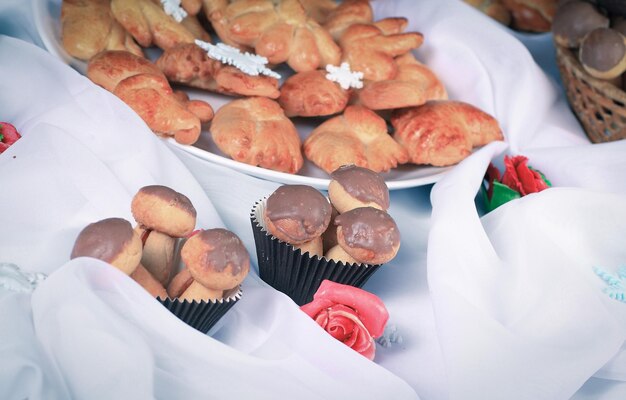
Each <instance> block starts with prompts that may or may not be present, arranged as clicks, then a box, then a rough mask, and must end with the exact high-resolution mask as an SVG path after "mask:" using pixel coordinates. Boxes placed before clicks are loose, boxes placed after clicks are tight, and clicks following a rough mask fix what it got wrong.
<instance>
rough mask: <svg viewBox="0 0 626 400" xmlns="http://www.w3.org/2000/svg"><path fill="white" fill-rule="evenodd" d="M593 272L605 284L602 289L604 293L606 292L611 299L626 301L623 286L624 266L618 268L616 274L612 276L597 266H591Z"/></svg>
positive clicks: (625, 273)
mask: <svg viewBox="0 0 626 400" xmlns="http://www.w3.org/2000/svg"><path fill="white" fill-rule="evenodd" d="M593 272H595V273H596V275H597V276H598V277H599V278H600V279H602V280H603V281H604V282H605V283H606V284H607V287H605V288H604V290H603V292H604V293H606V294H608V295H609V297H610V298H612V299H615V300H617V301H621V302H622V303H626V287H625V286H624V283H625V282H626V266H621V267H619V268H618V270H617V276H613V275H611V274H609V273H608V272H606V271H604V270H602V269H600V268H598V267H593Z"/></svg>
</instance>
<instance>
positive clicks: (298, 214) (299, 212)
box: [263, 185, 332, 255]
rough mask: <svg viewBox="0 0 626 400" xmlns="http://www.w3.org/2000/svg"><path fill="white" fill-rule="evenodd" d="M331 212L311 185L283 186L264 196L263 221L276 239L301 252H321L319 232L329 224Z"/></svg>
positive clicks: (326, 202)
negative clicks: (265, 198) (265, 197)
mask: <svg viewBox="0 0 626 400" xmlns="http://www.w3.org/2000/svg"><path fill="white" fill-rule="evenodd" d="M331 213H332V207H331V205H330V203H329V202H328V200H327V199H326V198H325V197H324V196H323V195H322V194H321V193H320V192H319V191H317V190H316V189H314V188H312V187H311V186H306V185H283V186H281V187H279V188H278V189H276V191H274V193H272V195H271V196H270V197H268V199H267V202H266V204H265V210H264V213H263V220H264V222H265V226H266V229H267V231H268V232H269V233H270V234H272V235H274V236H275V237H276V238H278V239H280V240H282V241H283V242H287V243H289V244H291V245H293V246H294V247H296V248H299V249H300V250H301V252H302V253H303V254H304V253H306V252H307V251H308V252H309V253H310V254H311V255H314V254H316V255H321V252H322V249H321V247H322V238H321V235H322V233H324V231H326V228H328V225H329V224H330V217H331Z"/></svg>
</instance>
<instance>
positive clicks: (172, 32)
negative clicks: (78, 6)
mask: <svg viewBox="0 0 626 400" xmlns="http://www.w3.org/2000/svg"><path fill="white" fill-rule="evenodd" d="M111 11H112V12H113V15H114V16H115V19H117V21H118V22H119V23H120V24H122V26H123V27H124V28H125V29H126V30H127V31H128V32H130V34H131V35H133V37H134V38H135V40H136V41H137V43H139V44H140V45H141V46H143V47H149V46H151V45H152V44H155V45H157V46H158V47H160V48H162V49H164V50H165V49H168V48H170V47H172V46H174V45H175V44H178V43H193V41H194V39H195V37H194V35H193V34H192V33H191V32H190V31H189V30H188V29H187V28H185V27H184V26H183V25H182V24H179V23H178V22H176V20H174V18H172V17H170V16H169V15H167V14H166V13H165V11H163V8H162V7H161V6H160V5H159V4H156V3H155V2H153V1H152V0H111Z"/></svg>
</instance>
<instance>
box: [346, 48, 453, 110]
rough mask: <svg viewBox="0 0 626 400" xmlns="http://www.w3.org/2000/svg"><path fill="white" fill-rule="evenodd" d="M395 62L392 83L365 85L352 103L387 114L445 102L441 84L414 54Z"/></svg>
mask: <svg viewBox="0 0 626 400" xmlns="http://www.w3.org/2000/svg"><path fill="white" fill-rule="evenodd" d="M395 62H396V65H397V66H398V71H397V74H396V76H395V78H394V79H389V80H383V81H367V82H365V83H364V86H363V88H362V89H360V90H358V91H356V95H355V98H354V99H353V101H355V102H356V103H358V104H363V105H364V106H365V107H367V108H369V109H372V110H389V109H395V108H403V107H411V106H419V105H422V104H424V103H425V102H427V101H429V100H445V99H447V98H448V95H447V93H446V89H445V87H444V86H443V83H441V81H440V80H439V78H437V76H436V75H435V73H434V72H433V71H431V70H430V69H429V68H428V67H427V66H425V65H423V64H422V63H420V62H419V61H417V60H416V59H415V57H413V54H411V53H407V54H405V55H403V56H400V57H398V58H396V60H395Z"/></svg>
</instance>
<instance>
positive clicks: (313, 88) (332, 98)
mask: <svg viewBox="0 0 626 400" xmlns="http://www.w3.org/2000/svg"><path fill="white" fill-rule="evenodd" d="M349 98H350V91H349V90H345V89H343V88H342V87H341V86H340V85H338V84H337V83H335V82H333V81H330V80H328V79H326V71H323V70H315V71H306V72H299V73H297V74H294V75H292V76H290V77H289V78H287V80H286V81H285V83H283V85H282V86H281V88H280V97H279V98H278V103H279V104H280V106H281V107H282V108H283V110H285V115H286V116H288V117H295V116H300V117H316V116H322V115H332V114H337V113H340V112H342V111H343V110H344V108H346V105H348V99H349Z"/></svg>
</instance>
